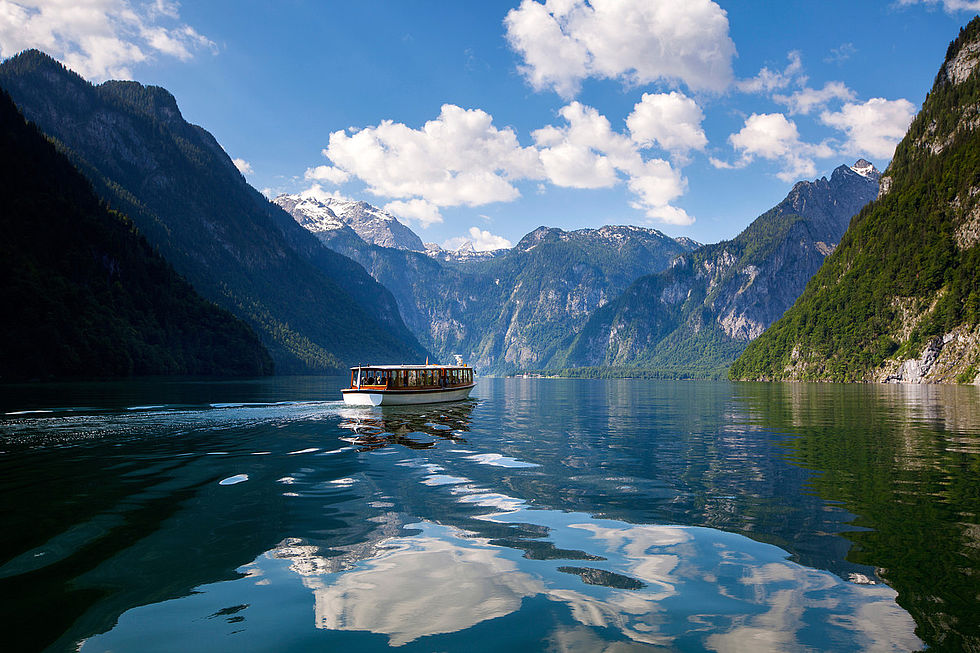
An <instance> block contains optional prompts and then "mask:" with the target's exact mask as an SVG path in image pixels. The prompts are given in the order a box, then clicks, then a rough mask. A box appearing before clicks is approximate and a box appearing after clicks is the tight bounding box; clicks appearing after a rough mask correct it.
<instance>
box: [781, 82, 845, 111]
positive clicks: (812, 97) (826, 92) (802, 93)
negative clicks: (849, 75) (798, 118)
mask: <svg viewBox="0 0 980 653" xmlns="http://www.w3.org/2000/svg"><path fill="white" fill-rule="evenodd" d="M854 97H855V94H854V91H852V90H851V89H849V88H847V86H846V85H845V84H844V82H827V83H826V84H824V85H823V88H822V89H813V88H808V87H804V88H802V89H800V90H799V91H796V92H795V93H792V94H790V95H773V98H772V99H773V100H775V101H776V102H779V103H780V104H783V105H785V106H786V107H787V108H788V109H789V113H790V115H794V114H804V115H806V114H809V113H810V112H812V111H813V110H814V109H819V108H822V107H824V106H826V104H827V103H828V102H830V101H831V100H853V99H854Z"/></svg>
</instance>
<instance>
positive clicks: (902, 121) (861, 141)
mask: <svg viewBox="0 0 980 653" xmlns="http://www.w3.org/2000/svg"><path fill="white" fill-rule="evenodd" d="M914 117H915V106H914V105H913V104H912V103H911V102H909V101H908V100H904V99H899V100H886V99H884V98H871V99H870V100H868V101H867V102H865V103H863V104H855V103H851V102H849V103H847V104H845V105H844V106H843V107H842V108H841V110H840V111H835V112H830V111H824V112H823V113H822V114H820V120H821V122H823V123H824V124H826V125H830V126H831V127H836V128H837V129H840V130H841V131H843V132H844V133H845V134H847V141H846V142H845V143H844V145H843V146H842V147H841V152H842V153H846V154H855V155H859V156H867V157H872V158H878V159H879V160H880V159H890V158H891V157H892V155H893V154H894V153H895V146H896V145H898V142H899V141H900V140H902V137H903V136H905V131H906V130H907V129H908V126H909V123H911V122H912V119H913V118H914Z"/></svg>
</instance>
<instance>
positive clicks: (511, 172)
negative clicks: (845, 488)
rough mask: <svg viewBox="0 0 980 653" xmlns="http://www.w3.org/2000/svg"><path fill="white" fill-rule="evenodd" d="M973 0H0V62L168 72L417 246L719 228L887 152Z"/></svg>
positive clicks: (269, 175)
mask: <svg viewBox="0 0 980 653" xmlns="http://www.w3.org/2000/svg"><path fill="white" fill-rule="evenodd" d="M978 11H980V0H882V1H880V2H879V1H872V0H867V1H862V2H855V1H854V0H846V1H837V0H824V1H821V2H813V0H809V1H808V2H802V1H801V2H797V1H793V0H784V1H780V2H771V1H762V0H758V1H754V0H733V1H726V0H717V1H712V0H685V1H684V2H679V1H676V0H591V1H586V0H547V1H545V0H515V1H513V2H495V1H492V0H485V1H479V2H458V1H457V2H448V1H447V2H436V1H424V0H416V1H413V2H402V1H394V0H392V1H390V2H377V1H374V0H358V1H357V2H327V1H315V0H310V1H304V0H280V1H279V2H275V3H269V2H255V1H249V0H236V1H234V2H232V1H226V0H207V1H198V2H185V3H182V4H178V3H176V2H172V1H170V0H151V1H140V0H44V1H36V0H35V1H28V0H18V1H10V0H0V57H2V58H7V57H10V56H13V55H14V54H16V53H17V52H19V51H21V50H23V49H25V48H29V47H36V48H39V49H41V50H43V51H45V52H47V53H48V54H50V55H51V56H53V57H55V58H57V59H59V60H60V61H62V62H64V63H65V64H66V65H67V66H69V67H70V68H72V69H73V70H75V71H76V72H78V73H79V74H81V75H82V76H84V77H85V78H86V79H88V80H90V81H92V82H93V83H99V82H101V81H104V80H106V79H120V78H121V79H135V80H138V81H140V82H142V83H144V84H154V85H158V86H162V87H164V88H166V89H168V90H169V91H170V92H171V93H173V94H174V96H175V97H176V99H177V102H178V105H179V106H180V108H181V111H182V113H183V115H184V117H185V119H187V120H189V121H190V122H192V123H195V124H198V125H201V126H202V127H204V128H205V129H207V130H208V131H210V132H211V133H212V134H214V136H215V137H216V138H217V139H218V142H220V143H221V145H222V146H223V147H224V148H225V150H226V151H227V152H228V154H229V156H231V157H232V159H233V160H234V161H235V163H236V165H237V166H238V167H239V170H241V171H242V173H243V174H244V176H245V178H246V179H247V180H248V181H249V183H251V184H252V185H253V186H254V187H255V188H257V189H259V190H261V191H262V192H264V193H265V194H266V195H268V196H270V197H272V196H275V195H277V194H279V193H306V194H309V195H313V196H318V197H324V198H325V197H331V196H335V197H348V198H354V199H362V200H365V201H367V202H370V203H372V204H375V205H377V206H381V207H383V208H385V209H386V210H388V211H389V212H391V213H393V214H395V215H396V216H398V218H399V219H400V220H401V221H402V222H404V223H405V224H407V225H408V226H409V227H411V228H412V229H413V230H414V231H415V232H416V233H418V234H419V235H420V236H421V237H422V239H423V240H424V241H426V242H436V243H439V244H441V245H443V246H445V247H455V246H458V245H459V244H460V243H461V242H462V241H463V240H464V239H468V240H471V241H473V242H474V244H475V245H476V247H477V248H478V249H492V248H495V247H507V246H510V245H512V244H516V243H517V242H518V241H519V240H520V238H521V237H522V236H523V235H524V234H526V233H528V232H530V231H531V230H533V229H535V228H536V227H538V226H540V225H546V226H552V227H560V228H563V229H580V228H595V227H599V226H602V225H604V224H635V225H640V226H646V227H652V228H655V229H659V230H661V231H663V232H664V233H666V234H668V235H670V236H686V237H689V238H693V239H694V240H697V241H699V242H704V243H709V242H717V241H720V240H723V239H726V238H731V237H733V236H735V235H736V234H738V233H739V232H740V231H741V230H742V229H744V228H745V227H746V226H747V225H748V224H749V223H750V222H751V221H752V220H753V219H754V218H755V217H757V216H758V215H760V214H761V213H763V212H765V211H766V210H768V209H769V208H770V207H772V206H773V205H775V204H776V203H778V202H779V201H780V200H781V199H782V198H783V197H784V196H785V195H786V194H787V192H788V191H789V190H790V188H791V187H792V185H793V183H794V182H795V181H798V180H801V179H807V180H810V179H816V178H819V177H821V176H829V175H830V174H831V172H832V171H833V169H834V168H836V167H837V166H839V165H841V164H848V165H850V164H852V163H854V161H855V160H856V159H857V158H859V157H863V158H866V159H868V160H870V161H871V162H873V163H874V164H875V165H877V166H878V167H879V168H880V169H884V168H885V166H886V165H887V163H888V161H889V160H890V158H891V156H892V153H893V152H894V147H895V145H896V144H897V143H898V141H899V140H901V137H902V135H903V134H904V132H905V129H906V128H907V126H908V124H909V122H910V121H911V119H912V118H913V116H914V115H915V112H916V111H917V110H918V108H919V107H920V106H921V103H922V101H923V99H924V98H925V95H926V93H927V92H928V90H929V88H930V87H931V85H932V82H933V79H934V78H935V75H936V73H937V71H938V69H939V66H940V65H941V63H942V61H943V58H944V56H945V52H946V47H947V45H948V44H949V42H950V41H951V40H952V39H953V38H955V36H956V34H957V32H958V30H959V28H960V27H961V26H963V25H965V24H966V23H967V22H969V20H970V19H971V18H973V17H974V16H975V15H976V14H977V12H978Z"/></svg>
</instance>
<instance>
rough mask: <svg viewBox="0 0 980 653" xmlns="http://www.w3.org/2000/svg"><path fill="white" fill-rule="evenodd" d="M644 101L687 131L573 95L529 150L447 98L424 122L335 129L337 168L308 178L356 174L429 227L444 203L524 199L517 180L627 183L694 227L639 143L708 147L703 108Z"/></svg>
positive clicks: (677, 188) (659, 211)
mask: <svg viewBox="0 0 980 653" xmlns="http://www.w3.org/2000/svg"><path fill="white" fill-rule="evenodd" d="M651 98H652V99H651ZM664 98H665V99H666V101H665V102H663V100H664ZM644 102H646V103H647V104H646V105H644ZM644 102H641V103H639V104H638V105H637V107H641V106H642V107H646V109H649V106H648V105H651V104H656V103H658V102H663V103H664V105H665V106H666V107H667V108H668V109H670V108H671V107H673V109H672V110H664V111H663V113H664V119H665V120H668V119H670V116H671V115H674V114H675V113H678V112H680V113H682V114H684V115H685V116H686V119H687V120H688V122H687V123H686V125H687V126H688V129H686V130H680V128H678V129H679V131H678V134H680V135H675V136H669V135H668V134H667V133H666V132H664V131H661V130H660V129H661V128H660V127H659V126H656V125H654V124H653V122H652V119H651V118H650V116H648V115H645V114H644V111H646V109H643V108H641V109H638V111H639V112H640V113H638V114H637V115H638V116H640V117H639V118H638V119H637V121H634V122H635V123H636V125H637V128H636V130H637V131H636V132H635V133H633V134H632V136H633V137H631V136H630V135H627V134H625V133H621V132H618V131H616V130H614V129H613V128H612V125H610V123H609V120H608V119H607V118H606V117H605V116H603V115H602V114H600V113H599V112H598V111H597V110H595V109H594V108H592V107H588V106H585V105H583V104H580V103H578V102H572V103H570V104H568V105H566V106H564V107H562V109H561V110H560V111H559V115H560V116H561V118H563V119H564V124H562V125H560V126H555V125H549V126H546V127H543V128H541V129H538V130H536V131H534V132H533V133H532V137H533V139H534V143H535V145H534V146H529V147H524V146H522V145H521V144H520V143H519V142H518V140H517V136H516V134H515V133H514V132H513V130H511V129H510V128H503V129H498V128H497V127H495V126H494V125H493V118H492V116H490V115H489V114H487V113H486V112H484V111H480V110H478V109H470V110H466V109H461V108H460V107H457V106H454V105H448V104H447V105H444V106H443V107H442V110H441V112H440V114H439V117H438V118H436V119H435V120H430V121H428V122H426V123H425V124H424V125H423V126H422V128H421V129H412V128H410V127H408V126H406V125H404V124H400V123H395V122H392V121H390V120H386V121H383V122H382V123H381V124H379V125H377V126H375V127H367V128H365V129H361V130H349V131H339V132H334V133H333V134H331V135H330V144H329V146H328V147H327V148H326V149H325V150H323V153H324V154H325V155H326V156H327V158H328V159H330V161H331V163H332V164H333V165H332V166H318V167H316V168H310V169H308V170H307V171H306V178H307V179H312V180H316V181H332V182H340V181H346V180H347V179H348V178H349V177H356V178H358V179H359V180H361V181H362V182H364V183H365V184H366V185H367V187H368V190H369V191H370V192H371V193H373V194H375V195H377V196H379V197H386V198H389V199H391V200H393V201H392V202H390V203H389V204H387V205H386V206H385V208H386V209H387V210H388V211H390V212H392V213H394V214H395V215H398V216H401V217H404V218H407V219H410V220H415V221H417V222H419V224H421V225H422V226H423V227H425V226H428V225H431V224H434V223H436V222H441V221H442V219H443V218H442V215H441V213H440V209H442V208H445V207H451V206H460V205H464V206H481V205H483V204H489V203H491V202H507V201H512V200H514V199H517V197H519V196H520V193H519V191H518V189H517V187H516V186H515V184H516V183H517V182H520V181H535V180H540V181H544V180H546V181H549V182H551V183H552V184H554V185H556V186H561V187H565V188H609V187H611V186H615V185H617V184H619V183H621V182H626V185H627V187H628V188H629V189H630V190H631V191H632V192H633V193H634V195H635V196H636V198H637V199H636V202H634V204H633V205H634V206H635V207H637V208H641V209H642V210H644V211H646V213H647V215H648V217H650V218H652V219H655V220H663V219H668V220H670V221H671V222H673V223H675V224H677V223H679V224H688V223H690V222H691V221H692V218H690V216H687V214H685V213H684V212H683V211H681V210H680V209H676V208H672V207H670V206H669V205H670V203H671V202H672V201H673V200H675V199H676V198H677V197H679V196H681V195H682V194H683V193H684V191H685V188H686V181H685V180H684V179H683V178H682V177H681V175H680V173H679V172H678V171H677V170H675V169H674V168H673V167H671V164H670V163H668V162H667V161H664V160H662V159H649V160H644V158H643V156H642V154H641V149H645V148H647V147H651V146H652V145H653V144H654V143H659V144H661V145H662V146H663V147H668V146H669V147H674V148H683V147H684V146H693V145H698V144H701V143H702V142H703V141H702V140H701V139H703V133H701V132H700V126H699V124H695V122H697V120H696V119H695V117H694V113H697V116H698V120H699V116H700V110H699V109H698V108H697V105H695V104H694V103H693V101H689V100H687V98H686V97H685V96H683V95H680V94H670V95H665V96H664V97H663V98H659V96H645V100H644ZM674 105H678V106H679V108H678V106H674ZM641 114H643V115H641ZM698 133H700V134H701V139H698V138H697V134H698ZM692 134H693V135H692ZM634 138H636V139H638V140H640V141H641V142H640V143H638V142H636V140H634Z"/></svg>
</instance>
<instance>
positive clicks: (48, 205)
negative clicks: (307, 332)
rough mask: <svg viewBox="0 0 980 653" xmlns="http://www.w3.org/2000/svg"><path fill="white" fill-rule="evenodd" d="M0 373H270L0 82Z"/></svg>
mask: <svg viewBox="0 0 980 653" xmlns="http://www.w3.org/2000/svg"><path fill="white" fill-rule="evenodd" d="M0 153H2V155H0V198H2V200H0V202H2V206H3V210H2V211H0V233H3V238H0V304H2V305H3V307H4V310H3V311H2V313H0V379H2V380H4V381H8V380H18V379H50V378H64V377H101V376H128V375H156V374H195V375H198V374H205V375H210V374H221V375H261V374H271V373H272V370H273V365H272V359H271V358H270V357H269V354H268V352H267V351H266V350H265V349H264V348H263V346H262V345H261V344H260V342H259V340H258V337H257V336H256V335H255V333H254V332H253V331H252V330H251V329H250V328H249V327H248V326H247V325H246V324H245V323H244V322H242V321H241V320H239V319H237V318H235V317H234V316H232V315H231V314H230V313H228V312H227V311H224V310H222V309H220V308H218V307H217V306H215V305H214V304H212V303H211V302H208V301H206V300H205V299H203V298H202V297H201V296H200V295H198V294H197V293H196V292H195V291H194V289H193V288H192V287H191V286H190V284H188V283H187V282H186V281H185V280H184V279H183V278H181V277H180V276H179V275H178V274H177V273H176V272H175V271H174V270H173V268H172V267H171V266H170V265H169V264H168V263H167V262H166V261H165V260H163V258H161V257H160V256H159V255H158V254H157V253H156V252H155V251H154V250H153V248H152V247H151V246H150V245H149V243H148V242H147V241H146V239H145V238H143V237H142V236H141V235H140V234H139V232H138V231H137V230H136V228H135V227H134V226H133V223H132V222H131V221H130V220H129V219H128V218H127V217H126V216H124V215H122V214H120V213H118V212H116V211H113V210H110V209H108V208H107V207H106V206H105V205H104V204H103V203H101V202H100V201H99V199H98V198H97V197H96V196H95V194H94V192H93V191H92V187H91V185H90V184H89V182H88V181H87V180H86V179H85V178H84V177H83V176H82V175H81V174H80V173H79V172H78V171H77V170H76V169H75V168H74V167H73V166H72V164H71V163H70V162H69V161H68V160H67V159H66V158H65V157H64V156H63V155H62V154H61V153H59V152H58V151H57V150H56V149H55V147H54V146H53V145H52V144H51V143H49V142H48V141H47V140H46V139H45V138H44V136H43V135H42V134H41V133H40V132H39V131H38V129H37V128H36V127H35V126H34V125H32V124H29V123H27V122H26V121H25V120H24V118H23V116H21V114H20V113H19V112H18V110H17V107H16V106H15V105H14V103H13V102H12V101H11V99H10V97H9V96H8V95H7V94H6V93H4V92H2V91H0Z"/></svg>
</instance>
